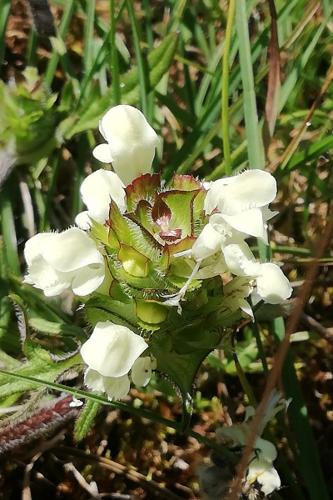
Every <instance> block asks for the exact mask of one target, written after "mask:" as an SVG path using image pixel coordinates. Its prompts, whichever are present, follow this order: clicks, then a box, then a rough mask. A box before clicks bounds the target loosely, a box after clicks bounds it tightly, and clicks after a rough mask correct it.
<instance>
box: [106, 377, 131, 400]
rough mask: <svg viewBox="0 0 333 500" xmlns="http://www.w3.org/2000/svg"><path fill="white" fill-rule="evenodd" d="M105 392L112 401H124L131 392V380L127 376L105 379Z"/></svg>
mask: <svg viewBox="0 0 333 500" xmlns="http://www.w3.org/2000/svg"><path fill="white" fill-rule="evenodd" d="M103 382H104V391H105V392H106V394H107V396H108V399H110V401H113V400H115V399H116V400H117V399H122V398H124V397H125V396H127V394H128V392H129V390H130V379H129V378H128V376H127V375H123V376H122V377H103Z"/></svg>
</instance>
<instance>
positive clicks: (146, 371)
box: [131, 356, 153, 387]
mask: <svg viewBox="0 0 333 500" xmlns="http://www.w3.org/2000/svg"><path fill="white" fill-rule="evenodd" d="M152 367H153V363H152V360H151V358H150V356H144V357H142V358H138V359H137V360H136V361H135V362H134V365H133V366H132V370H131V377H132V381H133V383H134V384H135V385H137V386H138V387H145V386H146V385H147V384H148V383H149V381H150V379H151V374H152Z"/></svg>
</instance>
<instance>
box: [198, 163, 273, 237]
mask: <svg viewBox="0 0 333 500" xmlns="http://www.w3.org/2000/svg"><path fill="white" fill-rule="evenodd" d="M276 192H277V188H276V181H275V179H274V177H273V176H272V175H271V174H269V173H268V172H264V171H262V170H247V171H246V172H243V173H241V174H239V175H236V176H234V177H227V178H224V179H219V180H217V181H215V182H213V183H211V184H210V185H209V189H208V193H207V196H206V199H205V205H204V208H205V211H206V213H207V214H211V213H212V212H213V211H214V210H216V209H217V210H218V211H219V212H220V213H221V214H222V215H223V218H224V220H225V221H226V222H227V223H228V224H229V225H230V226H231V227H233V228H234V229H236V230H237V231H240V232H242V233H244V234H246V235H251V236H255V237H257V238H261V239H263V240H264V241H267V221H268V220H269V219H270V218H272V217H273V216H274V215H275V213H274V212H271V211H270V210H269V209H268V204H269V203H270V202H271V201H273V200H274V198H275V196H276Z"/></svg>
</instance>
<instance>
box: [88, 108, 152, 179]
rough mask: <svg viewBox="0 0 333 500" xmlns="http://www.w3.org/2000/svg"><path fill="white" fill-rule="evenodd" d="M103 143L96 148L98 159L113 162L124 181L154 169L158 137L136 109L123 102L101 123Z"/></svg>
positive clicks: (105, 116) (115, 169) (106, 115)
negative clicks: (152, 166)
mask: <svg viewBox="0 0 333 500" xmlns="http://www.w3.org/2000/svg"><path fill="white" fill-rule="evenodd" d="M99 130H100V133H101V134H102V136H103V137H104V139H105V140H106V141H107V142H106V143H104V144H99V145H98V146H96V147H95V149H94V150H93V155H94V156H95V158H97V160H99V161H102V162H104V163H112V166H113V168H114V171H115V172H116V173H117V174H118V175H119V177H120V179H121V180H122V181H123V182H124V184H126V185H127V184H129V183H130V182H132V180H133V179H135V178H136V177H138V176H139V175H142V174H145V173H148V172H150V171H151V165H152V162H153V159H154V155H155V148H156V146H157V144H158V136H157V134H156V132H155V131H154V129H153V128H152V127H151V126H150V125H149V123H148V122H147V120H146V118H145V116H144V115H143V114H142V113H141V111H139V110H138V109H137V108H134V107H133V106H128V105H124V104H121V105H119V106H115V107H113V108H111V109H109V110H108V111H107V112H106V113H105V115H104V116H103V118H102V119H101V121H100V124H99Z"/></svg>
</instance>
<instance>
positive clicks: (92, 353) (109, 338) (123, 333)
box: [81, 321, 148, 377]
mask: <svg viewBox="0 0 333 500" xmlns="http://www.w3.org/2000/svg"><path fill="white" fill-rule="evenodd" d="M147 347H148V344H147V343H146V342H145V340H144V339H143V338H142V337H140V335H137V334H136V333H134V332H132V331H131V330H130V329H129V328H127V327H126V326H121V325H115V324H114V323H112V322H111V321H104V322H98V323H97V324H96V326H95V328H94V331H93V333H92V335H91V336H90V338H89V339H88V340H87V341H86V342H85V343H84V344H83V346H82V347H81V356H82V358H83V360H84V361H85V363H86V364H87V365H88V366H89V368H92V369H93V370H96V371H97V372H98V373H100V374H101V375H103V376H105V377H122V376H123V375H126V374H127V373H128V372H129V371H130V369H131V368H132V366H133V363H134V362H135V360H136V359H137V358H138V357H139V356H140V354H142V353H143V351H145V350H146V349H147Z"/></svg>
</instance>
